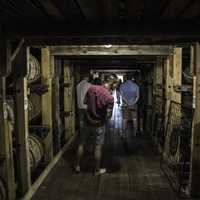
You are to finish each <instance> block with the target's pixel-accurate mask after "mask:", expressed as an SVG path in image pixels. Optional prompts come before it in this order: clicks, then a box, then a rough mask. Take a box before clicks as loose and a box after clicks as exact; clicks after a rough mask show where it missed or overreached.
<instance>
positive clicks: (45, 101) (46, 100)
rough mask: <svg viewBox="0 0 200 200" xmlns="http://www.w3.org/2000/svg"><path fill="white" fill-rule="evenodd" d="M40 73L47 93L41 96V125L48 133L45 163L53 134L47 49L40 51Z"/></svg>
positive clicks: (51, 149)
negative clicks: (44, 126) (46, 87)
mask: <svg viewBox="0 0 200 200" xmlns="http://www.w3.org/2000/svg"><path fill="white" fill-rule="evenodd" d="M41 63H42V64H41V73H42V76H41V77H42V79H41V82H42V84H47V85H48V86H49V87H48V92H47V93H44V94H43V95H42V124H43V125H46V126H48V127H49V129H50V131H49V133H48V135H47V136H46V137H45V139H44V145H45V162H46V163H48V162H49V161H51V159H52V158H53V134H52V74H51V63H50V52H49V48H48V47H46V48H42V49H41Z"/></svg>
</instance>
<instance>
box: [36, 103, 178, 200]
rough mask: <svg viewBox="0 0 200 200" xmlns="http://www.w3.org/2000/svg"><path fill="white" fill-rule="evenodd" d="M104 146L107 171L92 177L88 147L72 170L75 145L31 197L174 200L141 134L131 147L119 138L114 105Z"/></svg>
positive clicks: (48, 199) (47, 199)
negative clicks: (77, 171)
mask: <svg viewBox="0 0 200 200" xmlns="http://www.w3.org/2000/svg"><path fill="white" fill-rule="evenodd" d="M114 112H115V114H114V116H113V118H112V123H111V125H110V131H109V132H108V133H107V140H106V144H105V149H104V155H105V157H104V162H103V163H104V166H106V167H108V169H109V173H107V174H105V175H102V176H99V177H95V176H93V175H92V169H93V166H92V164H91V163H93V159H92V154H91V152H90V150H88V152H87V153H86V156H85V158H84V161H83V162H82V166H83V167H82V169H83V172H82V173H80V174H75V173H74V172H73V171H72V165H73V160H74V153H75V151H74V150H75V145H72V147H71V149H69V151H67V152H66V153H65V155H64V156H63V158H62V159H61V160H60V161H59V162H58V164H57V165H56V167H55V168H54V169H53V170H52V171H51V173H50V174H49V176H48V177H47V178H46V180H45V181H44V183H43V184H42V185H41V187H40V188H39V190H38V191H37V193H36V194H35V196H34V197H33V198H32V199H33V200H113V199H115V200H116V199H117V200H176V195H175V194H174V193H173V191H172V190H171V188H170V185H169V183H168V181H167V179H166V178H165V176H164V175H163V173H162V171H161V169H160V166H159V156H158V155H156V154H155V153H154V152H153V151H152V148H151V146H150V145H149V144H148V142H147V140H145V138H143V137H138V138H136V139H133V141H132V142H131V143H130V145H129V146H130V147H131V151H130V148H127V146H126V145H124V142H123V140H122V139H121V138H120V136H119V135H120V131H119V129H120V125H119V122H120V121H121V120H120V117H121V115H120V109H119V108H117V107H115V110H114ZM116 123H117V124H116Z"/></svg>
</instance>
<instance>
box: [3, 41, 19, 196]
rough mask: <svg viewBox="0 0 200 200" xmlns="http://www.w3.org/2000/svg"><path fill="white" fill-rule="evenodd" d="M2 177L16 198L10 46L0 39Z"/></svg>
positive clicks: (8, 189) (9, 194)
mask: <svg viewBox="0 0 200 200" xmlns="http://www.w3.org/2000/svg"><path fill="white" fill-rule="evenodd" d="M0 43H1V44H0V46H1V47H0V51H1V53H0V60H1V62H0V96H1V98H0V122H1V126H0V156H1V157H2V160H3V162H1V163H0V177H1V178H3V180H4V183H5V187H6V191H7V198H6V199H7V200H15V196H16V187H15V177H14V161H13V141H12V132H11V129H10V127H9V124H8V123H9V122H8V112H7V103H6V76H7V75H8V74H9V72H10V50H11V49H8V48H10V47H9V46H7V43H6V42H5V41H0Z"/></svg>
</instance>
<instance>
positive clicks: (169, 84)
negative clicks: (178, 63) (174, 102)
mask: <svg viewBox="0 0 200 200" xmlns="http://www.w3.org/2000/svg"><path fill="white" fill-rule="evenodd" d="M170 58H171V57H169V56H167V57H166V58H165V61H164V75H165V77H164V78H165V94H164V96H165V100H166V102H165V128H166V126H167V120H168V113H169V107H170V101H171V94H172V77H171V76H170Z"/></svg>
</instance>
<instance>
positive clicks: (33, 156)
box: [29, 134, 44, 171]
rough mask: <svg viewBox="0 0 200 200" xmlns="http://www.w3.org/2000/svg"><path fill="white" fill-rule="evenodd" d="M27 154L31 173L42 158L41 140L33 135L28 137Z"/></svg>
mask: <svg viewBox="0 0 200 200" xmlns="http://www.w3.org/2000/svg"><path fill="white" fill-rule="evenodd" d="M29 153H30V154H29V155H30V156H29V157H30V167H31V171H34V170H35V169H36V168H37V167H38V165H39V164H40V162H41V160H42V158H43V156H44V148H43V144H42V142H41V139H40V138H39V137H38V136H37V135H35V134H30V135H29Z"/></svg>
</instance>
